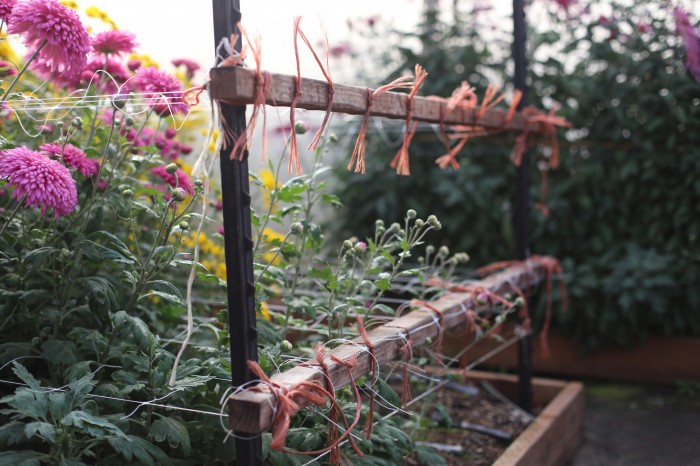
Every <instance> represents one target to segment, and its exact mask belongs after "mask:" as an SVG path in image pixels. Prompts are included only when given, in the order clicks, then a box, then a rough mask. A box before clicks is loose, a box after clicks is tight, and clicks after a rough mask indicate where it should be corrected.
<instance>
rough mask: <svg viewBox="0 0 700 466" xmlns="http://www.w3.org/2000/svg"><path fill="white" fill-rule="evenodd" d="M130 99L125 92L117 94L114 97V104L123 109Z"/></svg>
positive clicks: (115, 106) (118, 108)
mask: <svg viewBox="0 0 700 466" xmlns="http://www.w3.org/2000/svg"><path fill="white" fill-rule="evenodd" d="M127 100H128V97H127V96H126V95H124V94H117V95H115V96H114V97H112V106H113V107H114V108H116V109H117V110H121V109H122V108H124V107H125V106H126V101H127Z"/></svg>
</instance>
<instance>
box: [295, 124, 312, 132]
mask: <svg viewBox="0 0 700 466" xmlns="http://www.w3.org/2000/svg"><path fill="white" fill-rule="evenodd" d="M308 130H309V128H307V127H306V125H305V124H304V122H303V121H297V122H296V123H294V132H295V133H297V134H306V132H307V131H308Z"/></svg>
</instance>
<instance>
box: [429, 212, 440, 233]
mask: <svg viewBox="0 0 700 466" xmlns="http://www.w3.org/2000/svg"><path fill="white" fill-rule="evenodd" d="M426 222H427V223H428V225H430V226H431V227H433V228H434V229H436V230H439V229H440V228H442V224H441V223H440V221H439V220H438V219H437V217H436V216H435V215H430V216H428V219H427V220H426Z"/></svg>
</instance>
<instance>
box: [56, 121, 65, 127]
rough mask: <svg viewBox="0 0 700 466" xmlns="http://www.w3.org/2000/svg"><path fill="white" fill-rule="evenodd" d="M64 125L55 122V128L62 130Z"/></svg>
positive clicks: (60, 122)
mask: <svg viewBox="0 0 700 466" xmlns="http://www.w3.org/2000/svg"><path fill="white" fill-rule="evenodd" d="M63 125H64V123H63V122H62V121H58V122H56V128H58V129H61V128H63Z"/></svg>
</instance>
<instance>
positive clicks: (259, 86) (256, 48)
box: [222, 23, 271, 160]
mask: <svg viewBox="0 0 700 466" xmlns="http://www.w3.org/2000/svg"><path fill="white" fill-rule="evenodd" d="M237 27H238V29H239V30H240V31H241V33H242V34H243V37H244V38H245V39H246V41H247V42H248V44H249V46H250V49H251V50H252V51H253V59H254V60H255V70H256V81H255V99H254V100H253V111H252V112H251V114H250V118H249V120H248V124H247V126H246V129H245V131H243V132H242V133H241V134H240V135H239V136H238V138H237V139H236V142H235V144H234V146H233V150H232V151H231V158H232V159H233V158H236V159H238V160H242V159H243V154H244V153H245V151H246V149H248V148H249V146H250V141H252V139H253V132H254V131H255V125H256V122H257V119H258V116H259V114H260V112H261V109H262V114H263V140H262V153H263V157H265V154H266V153H267V138H266V137H265V133H266V127H267V112H266V110H265V102H266V101H267V95H268V94H269V92H270V81H271V78H270V73H269V72H267V71H265V72H263V71H262V70H261V62H262V44H261V39H260V36H259V35H256V36H255V37H254V40H253V41H251V40H250V37H249V36H248V33H247V32H246V30H245V29H244V28H243V26H242V25H241V23H238V25H237ZM222 120H224V119H223V118H222ZM227 130H228V128H227Z"/></svg>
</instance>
